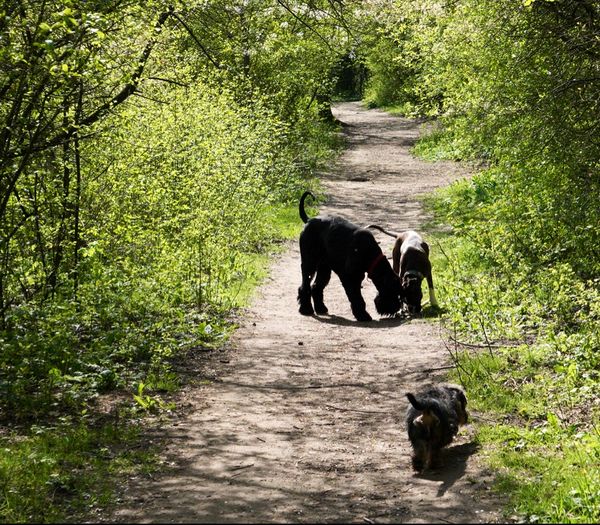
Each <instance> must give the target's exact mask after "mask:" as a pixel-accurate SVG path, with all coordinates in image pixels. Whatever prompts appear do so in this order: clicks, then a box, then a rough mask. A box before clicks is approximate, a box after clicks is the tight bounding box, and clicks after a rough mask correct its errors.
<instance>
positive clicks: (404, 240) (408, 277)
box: [367, 224, 438, 313]
mask: <svg viewBox="0 0 600 525" xmlns="http://www.w3.org/2000/svg"><path fill="white" fill-rule="evenodd" d="M367 228H375V229H377V230H379V231H380V232H382V233H385V234H386V235H389V236H390V237H394V238H395V239H396V243H395V244H394V249H393V251H392V261H393V268H394V271H395V272H396V273H397V274H398V275H399V276H400V279H401V281H402V292H403V297H404V301H405V303H406V305H407V306H408V311H409V312H411V313H419V312H420V311H421V301H422V299H423V290H422V289H421V282H422V281H423V278H425V279H427V286H428V288H429V303H430V304H431V306H434V307H437V306H438V303H437V299H436V298H435V291H434V289H433V278H432V277H431V263H430V262H429V245H428V244H427V243H426V242H425V241H424V240H423V239H422V238H421V236H420V235H419V234H418V233H417V232H415V231H412V230H407V231H405V232H402V233H392V232H388V231H386V230H384V229H383V228H381V227H380V226H377V225H375V224H371V225H369V226H367Z"/></svg>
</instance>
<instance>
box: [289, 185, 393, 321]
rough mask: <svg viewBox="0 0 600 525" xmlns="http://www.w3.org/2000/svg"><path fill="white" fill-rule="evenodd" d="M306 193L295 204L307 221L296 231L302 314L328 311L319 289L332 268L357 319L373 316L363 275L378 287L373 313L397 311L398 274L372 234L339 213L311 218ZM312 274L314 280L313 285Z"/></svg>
mask: <svg viewBox="0 0 600 525" xmlns="http://www.w3.org/2000/svg"><path fill="white" fill-rule="evenodd" d="M308 195H310V196H311V197H312V198H313V199H314V198H315V197H314V195H313V194H312V193H311V192H309V191H307V192H304V194H303V195H302V197H301V198H300V206H299V209H300V218H301V219H302V221H303V222H304V223H305V226H304V230H302V233H301V234H300V257H301V268H302V285H301V286H300V288H298V303H299V304H300V309H299V311H300V313H301V314H302V315H312V314H313V313H314V312H316V313H317V314H326V313H327V311H328V310H327V307H326V306H325V303H323V290H324V289H325V287H326V286H327V284H328V283H329V279H330V278H331V271H332V270H333V271H334V272H335V273H336V274H337V275H338V277H339V278H340V281H342V285H343V287H344V290H345V291H346V295H347V296H348V299H349V300H350V304H351V306H352V313H353V314H354V317H356V319H357V320H358V321H371V320H372V318H371V316H370V315H369V313H368V312H367V310H366V305H365V300H364V299H363V297H362V295H361V292H360V287H361V283H362V281H363V279H364V277H365V273H366V274H367V275H368V276H369V278H370V279H371V280H372V281H373V284H374V285H375V287H376V288H377V291H378V294H377V297H375V308H376V309H377V312H379V314H380V315H393V314H395V313H396V312H397V311H398V310H400V307H401V306H402V303H401V299H400V294H401V291H402V287H401V285H400V278H399V277H398V275H397V274H396V273H394V270H392V267H391V266H390V263H389V262H388V260H387V259H386V257H385V255H384V254H383V252H382V251H381V248H380V246H379V244H377V241H376V240H375V237H374V236H373V234H372V233H371V232H370V231H368V230H366V229H364V228H360V227H359V226H356V225H355V224H352V223H351V222H349V221H347V220H345V219H343V218H341V217H333V216H327V215H324V216H318V217H314V218H312V219H309V218H308V216H307V215H306V212H305V211H304V200H305V199H306V197H307V196H308ZM315 275H316V278H315V282H314V284H313V285H312V287H311V281H312V279H313V277H315ZM311 297H312V301H313V302H314V310H313V306H312V304H311Z"/></svg>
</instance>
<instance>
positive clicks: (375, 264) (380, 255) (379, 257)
mask: <svg viewBox="0 0 600 525" xmlns="http://www.w3.org/2000/svg"><path fill="white" fill-rule="evenodd" d="M382 259H385V255H384V253H383V252H381V253H380V254H379V255H378V256H377V257H375V259H373V262H372V263H371V264H370V266H369V269H368V270H367V275H368V276H369V278H370V277H371V273H373V270H374V269H375V267H376V266H377V265H378V264H379V263H380V262H381V260H382Z"/></svg>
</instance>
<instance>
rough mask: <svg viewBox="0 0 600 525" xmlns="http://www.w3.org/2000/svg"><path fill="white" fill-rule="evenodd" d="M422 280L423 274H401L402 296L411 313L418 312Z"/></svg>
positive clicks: (421, 298)
mask: <svg viewBox="0 0 600 525" xmlns="http://www.w3.org/2000/svg"><path fill="white" fill-rule="evenodd" d="M422 280H423V275H422V274H420V273H417V272H414V273H413V272H407V273H405V274H404V275H403V276H402V296H403V298H404V302H405V303H406V305H407V306H408V311H409V312H410V313H411V314H418V313H419V312H420V311H421V301H422V300H423V290H422V288H421V281H422Z"/></svg>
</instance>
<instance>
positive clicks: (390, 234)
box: [367, 224, 416, 408]
mask: <svg viewBox="0 0 600 525" xmlns="http://www.w3.org/2000/svg"><path fill="white" fill-rule="evenodd" d="M367 228H375V229H376V230H379V231H380V232H381V233H385V234H386V235H389V236H390V237H394V239H395V238H396V237H398V234H397V233H393V232H389V231H387V230H384V229H383V228H382V227H381V226H377V224H369V225H368V226H367ZM415 408H416V407H415Z"/></svg>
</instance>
